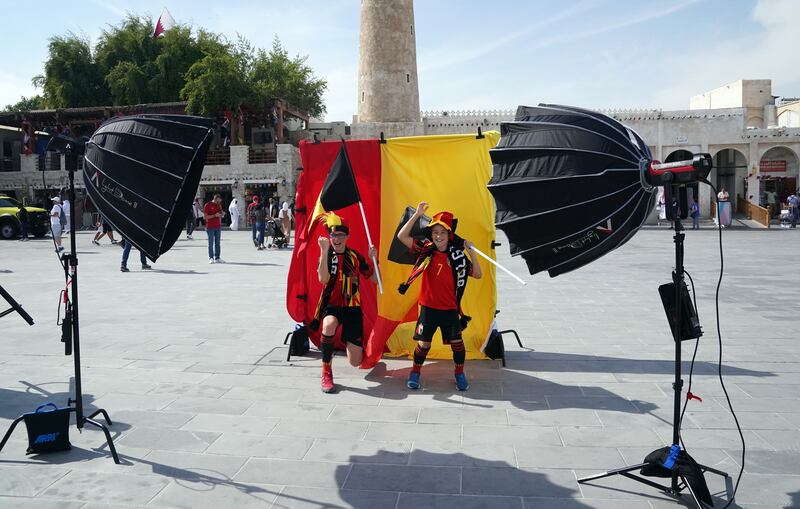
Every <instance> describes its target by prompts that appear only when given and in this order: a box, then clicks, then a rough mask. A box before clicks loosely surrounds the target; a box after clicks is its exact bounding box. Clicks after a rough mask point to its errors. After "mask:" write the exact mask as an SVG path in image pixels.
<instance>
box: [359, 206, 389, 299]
mask: <svg viewBox="0 0 800 509" xmlns="http://www.w3.org/2000/svg"><path fill="white" fill-rule="evenodd" d="M358 208H359V209H360V210H361V219H362V220H363V221H364V231H366V232H367V243H368V244H369V247H370V248H372V247H373V245H372V235H370V234H369V226H368V225H367V215H366V214H365V213H364V204H362V203H361V201H360V200H359V202H358ZM371 250H372V249H370V251H371ZM372 263H373V264H374V266H375V275H376V276H377V277H378V290H379V291H380V292H381V295H383V281H381V271H380V269H379V268H378V259H377V258H376V257H375V256H374V255H373V256H372Z"/></svg>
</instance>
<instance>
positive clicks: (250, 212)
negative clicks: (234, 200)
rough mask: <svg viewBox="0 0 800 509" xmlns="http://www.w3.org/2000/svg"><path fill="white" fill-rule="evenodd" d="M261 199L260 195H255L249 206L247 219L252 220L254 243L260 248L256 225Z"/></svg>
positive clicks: (251, 228) (251, 227)
mask: <svg viewBox="0 0 800 509" xmlns="http://www.w3.org/2000/svg"><path fill="white" fill-rule="evenodd" d="M259 202H260V200H259V198H258V195H255V196H253V201H252V202H250V205H248V206H247V220H248V221H249V222H250V230H251V231H252V233H253V245H254V246H255V247H256V248H258V239H257V234H258V228H257V226H256V216H255V212H256V207H258V204H259Z"/></svg>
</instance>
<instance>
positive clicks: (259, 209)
mask: <svg viewBox="0 0 800 509" xmlns="http://www.w3.org/2000/svg"><path fill="white" fill-rule="evenodd" d="M266 215H267V214H266V210H265V209H264V205H262V204H261V203H258V204H257V205H256V208H255V210H254V211H253V220H254V221H255V225H256V230H257V231H258V234H257V235H256V248H257V249H258V250H259V251H261V250H262V249H264V233H265V229H266V227H267V220H266Z"/></svg>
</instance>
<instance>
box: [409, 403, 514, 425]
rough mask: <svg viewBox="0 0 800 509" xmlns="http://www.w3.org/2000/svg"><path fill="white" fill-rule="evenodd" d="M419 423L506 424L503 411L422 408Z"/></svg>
mask: <svg viewBox="0 0 800 509" xmlns="http://www.w3.org/2000/svg"><path fill="white" fill-rule="evenodd" d="M418 422H420V423H426V424H427V423H430V424H508V415H507V413H506V411H505V410H503V409H491V408H469V407H465V408H436V407H434V408H423V409H422V410H421V411H420V414H419V420H418Z"/></svg>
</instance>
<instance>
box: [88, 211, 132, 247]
mask: <svg viewBox="0 0 800 509" xmlns="http://www.w3.org/2000/svg"><path fill="white" fill-rule="evenodd" d="M103 235H108V238H109V239H110V240H111V243H112V244H116V243H117V241H116V240H114V230H112V229H111V223H109V222H108V220H107V219H106V217H105V216H100V222H99V223H98V224H97V233H95V234H94V239H93V240H92V244H94V245H95V246H99V245H100V239H102V238H103ZM124 240H125V239H123V241H124Z"/></svg>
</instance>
